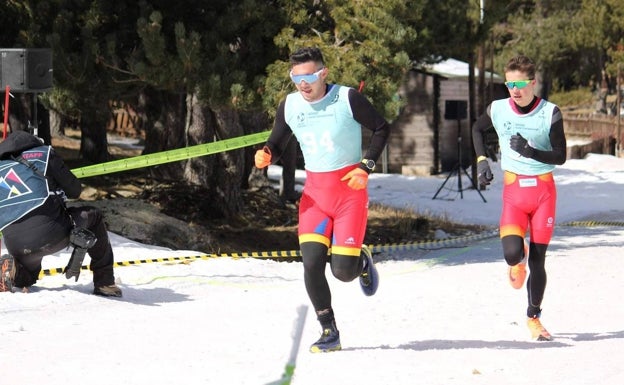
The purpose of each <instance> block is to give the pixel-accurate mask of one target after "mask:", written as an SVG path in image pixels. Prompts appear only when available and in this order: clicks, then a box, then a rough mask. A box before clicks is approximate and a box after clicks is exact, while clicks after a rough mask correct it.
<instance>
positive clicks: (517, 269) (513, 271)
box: [508, 240, 529, 289]
mask: <svg viewBox="0 0 624 385" xmlns="http://www.w3.org/2000/svg"><path fill="white" fill-rule="evenodd" d="M528 259H529V244H528V243H527V241H526V240H525V241H524V258H522V261H520V263H518V264H517V265H516V266H509V269H508V276H509V284H510V285H511V287H513V288H514V289H520V288H521V287H522V285H524V280H525V279H526V264H527V261H528Z"/></svg>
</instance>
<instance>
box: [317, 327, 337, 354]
mask: <svg viewBox="0 0 624 385" xmlns="http://www.w3.org/2000/svg"><path fill="white" fill-rule="evenodd" d="M340 349H342V346H340V332H339V331H338V330H337V329H334V328H328V329H324V330H323V334H321V338H319V339H318V341H316V342H315V343H313V344H312V346H310V352H312V353H326V352H335V351H337V350H340Z"/></svg>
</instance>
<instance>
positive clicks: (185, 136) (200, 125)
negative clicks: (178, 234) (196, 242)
mask: <svg viewBox="0 0 624 385" xmlns="http://www.w3.org/2000/svg"><path fill="white" fill-rule="evenodd" d="M137 112H138V113H139V114H140V115H141V116H142V120H143V122H144V123H145V133H146V134H145V150H144V153H146V154H148V153H156V152H160V151H165V150H171V149H175V148H182V147H185V146H193V145H197V144H202V143H210V142H214V141H219V140H224V139H229V138H233V137H237V136H241V135H243V134H244V132H243V129H242V125H241V124H240V119H239V115H238V113H237V112H236V111H234V110H231V109H223V110H218V111H214V110H212V109H210V108H209V107H208V106H205V105H203V104H202V103H200V102H199V100H198V97H197V95H196V94H189V95H185V96H182V95H178V94H170V93H166V92H158V91H153V90H152V91H148V92H144V93H143V94H142V95H141V97H140V98H139V107H138V108H137ZM244 153H245V150H244V149H240V150H232V151H227V152H223V153H219V154H215V155H209V156H201V157H196V158H192V159H189V160H186V161H180V162H172V163H165V164H163V165H160V166H157V167H152V169H151V173H152V176H153V178H155V179H157V180H169V181H177V182H182V183H186V184H188V185H195V186H204V187H205V188H206V189H207V195H208V196H207V197H206V199H207V200H208V201H209V202H208V205H207V206H209V207H210V208H209V209H210V210H212V211H213V212H214V213H215V215H216V216H221V217H225V218H231V217H234V216H236V215H238V214H239V213H240V212H241V210H242V207H243V202H242V191H241V185H242V182H241V181H242V177H243V169H244V165H245V155H244Z"/></svg>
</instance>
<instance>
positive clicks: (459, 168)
mask: <svg viewBox="0 0 624 385" xmlns="http://www.w3.org/2000/svg"><path fill="white" fill-rule="evenodd" d="M462 171H463V172H464V174H465V175H466V176H467V177H468V180H470V183H471V184H472V187H473V188H474V189H475V191H476V192H477V193H478V194H479V196H480V197H481V199H483V202H486V203H487V201H486V200H485V198H484V197H483V194H481V191H479V187H478V186H477V185H476V184H475V181H474V180H473V179H472V178H471V177H470V175H468V172H467V171H466V169H465V168H464V167H463V165H462V137H461V122H460V119H457V164H456V165H455V167H454V168H453V170H451V172H449V174H448V176H447V177H446V179H445V180H444V182H442V185H440V188H438V191H436V193H435V195H434V196H433V198H431V199H436V197H437V196H438V194H439V193H440V191H442V189H443V188H444V186H445V185H446V182H448V181H449V179H451V177H452V176H453V175H457V190H459V196H460V197H461V199H464V192H463V191H464V188H463V186H462Z"/></svg>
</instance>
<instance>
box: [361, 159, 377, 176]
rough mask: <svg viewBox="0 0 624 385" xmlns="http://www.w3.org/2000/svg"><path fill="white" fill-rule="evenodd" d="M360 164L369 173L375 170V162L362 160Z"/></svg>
mask: <svg viewBox="0 0 624 385" xmlns="http://www.w3.org/2000/svg"><path fill="white" fill-rule="evenodd" d="M362 164H363V165H364V168H365V169H366V170H367V171H368V172H369V173H371V172H373V170H374V169H375V161H374V160H372V159H362Z"/></svg>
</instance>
